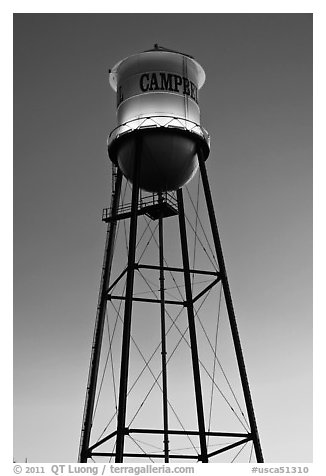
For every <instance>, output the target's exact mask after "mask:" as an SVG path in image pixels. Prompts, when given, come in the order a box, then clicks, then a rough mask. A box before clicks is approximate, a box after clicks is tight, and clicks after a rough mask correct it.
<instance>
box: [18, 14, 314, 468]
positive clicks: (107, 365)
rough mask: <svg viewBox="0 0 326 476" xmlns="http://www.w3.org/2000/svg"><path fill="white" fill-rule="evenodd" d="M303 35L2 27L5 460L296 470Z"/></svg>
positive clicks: (294, 20)
mask: <svg viewBox="0 0 326 476" xmlns="http://www.w3.org/2000/svg"><path fill="white" fill-rule="evenodd" d="M313 18H314V15H313V14H312V13H309V11H308V10H307V13H150V12H148V13H54V12H53V13H32V12H31V13H23V12H22V13H19V12H18V11H17V12H15V13H14V14H13V184H14V194H13V197H14V198H13V205H14V207H13V225H14V227H13V230H14V233H13V246H14V247H13V251H14V253H13V278H14V279H13V454H12V459H13V461H14V462H16V463H24V462H25V463H40V464H42V463H56V462H60V463H78V464H79V466H80V467H81V465H82V464H88V465H90V466H91V465H92V464H93V465H95V464H98V463H112V464H115V463H131V464H141V465H142V464H145V463H146V464H147V463H148V464H154V465H156V464H160V465H161V464H167V463H173V464H174V465H177V466H178V465H179V466H180V467H182V466H183V465H188V464H190V465H192V464H194V463H199V464H203V463H213V464H219V463H234V464H237V463H250V464H252V465H254V466H256V464H257V468H259V467H260V466H259V465H260V464H261V463H268V464H271V465H273V464H275V465H276V464H278V463H282V464H283V465H284V467H286V465H288V467H293V466H296V467H297V468H298V469H297V472H305V471H304V468H308V466H309V464H311V463H312V462H313V315H312V307H313V306H312V282H313V279H312V271H313V267H312V252H313V246H312V218H313V213H312V201H313V200H312V195H313V183H312V174H313ZM85 467H86V466H85ZM217 468H218V467H217ZM299 470H300V471H299ZM257 472H258V471H257ZM94 474H95V473H94ZM239 474H240V473H239ZM243 474H245V473H243ZM246 474H247V473H246ZM248 474H249V471H248ZM316 474H317V473H316Z"/></svg>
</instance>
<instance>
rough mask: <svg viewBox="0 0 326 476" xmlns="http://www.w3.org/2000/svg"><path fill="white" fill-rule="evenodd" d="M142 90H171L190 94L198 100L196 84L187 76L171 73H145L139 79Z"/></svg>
mask: <svg viewBox="0 0 326 476" xmlns="http://www.w3.org/2000/svg"><path fill="white" fill-rule="evenodd" d="M139 87H140V89H141V91H142V92H144V93H145V92H148V91H171V92H176V93H181V94H183V95H185V96H190V97H191V98H192V99H193V100H194V101H196V102H198V92H197V87H196V85H195V84H194V83H193V82H192V81H190V80H189V79H188V78H186V77H185V76H179V75H178V74H171V73H144V74H142V75H141V77H140V80H139Z"/></svg>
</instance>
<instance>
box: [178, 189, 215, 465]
mask: <svg viewBox="0 0 326 476" xmlns="http://www.w3.org/2000/svg"><path fill="white" fill-rule="evenodd" d="M177 198H178V209H179V226H180V239H181V249H182V260H183V269H184V283H185V292H186V306H187V312H188V324H189V336H190V347H191V357H192V368H193V375H194V385H195V397H196V406H197V418H198V430H199V443H200V450H201V455H200V459H201V462H202V463H208V456H207V445H206V437H205V420H204V408H203V397H202V391H201V382H200V372H199V360H198V349H197V337H196V326H195V314H194V307H193V303H192V291H191V279H190V266H189V255H188V243H187V232H186V222H185V215H184V206H183V196H182V190H181V189H179V190H178V191H177Z"/></svg>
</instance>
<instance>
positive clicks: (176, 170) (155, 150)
mask: <svg viewBox="0 0 326 476" xmlns="http://www.w3.org/2000/svg"><path fill="white" fill-rule="evenodd" d="M137 135H138V133H129V134H126V135H124V136H122V137H120V138H119V139H117V143H116V144H115V151H114V156H115V157H114V159H115V160H114V159H113V158H112V156H111V155H112V154H110V156H111V159H112V160H114V161H115V162H117V164H118V166H119V167H120V169H121V171H122V173H123V174H124V176H125V177H126V178H127V179H128V180H130V181H131V182H132V180H133V174H134V163H135V153H136V140H137ZM139 140H140V141H141V144H140V155H141V158H140V188H141V189H143V190H146V191H148V192H160V191H173V190H178V189H179V188H181V187H183V186H184V185H185V184H186V183H187V182H189V181H190V180H191V179H192V177H193V176H194V175H195V173H196V171H197V169H198V158H197V151H196V147H197V145H196V139H195V137H193V136H192V135H191V134H182V133H180V132H179V131H176V130H172V129H171V130H168V129H151V130H150V129H148V130H147V131H142V132H141V134H140V136H139Z"/></svg>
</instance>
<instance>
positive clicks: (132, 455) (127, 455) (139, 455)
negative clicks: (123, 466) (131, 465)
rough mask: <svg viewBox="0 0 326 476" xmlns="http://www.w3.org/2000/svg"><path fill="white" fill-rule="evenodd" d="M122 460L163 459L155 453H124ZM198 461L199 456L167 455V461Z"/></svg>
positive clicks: (105, 454) (104, 454) (163, 456)
mask: <svg viewBox="0 0 326 476" xmlns="http://www.w3.org/2000/svg"><path fill="white" fill-rule="evenodd" d="M90 456H115V453H91V455H90ZM123 457H124V458H165V455H164V454H156V453H124V454H123ZM172 458H179V459H197V460H199V459H200V455H171V454H170V455H169V459H172Z"/></svg>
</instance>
